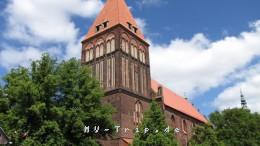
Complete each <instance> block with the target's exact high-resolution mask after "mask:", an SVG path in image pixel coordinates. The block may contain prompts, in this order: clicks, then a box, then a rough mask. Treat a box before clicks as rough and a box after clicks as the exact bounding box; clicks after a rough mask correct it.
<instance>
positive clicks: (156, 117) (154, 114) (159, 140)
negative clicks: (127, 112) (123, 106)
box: [133, 101, 178, 146]
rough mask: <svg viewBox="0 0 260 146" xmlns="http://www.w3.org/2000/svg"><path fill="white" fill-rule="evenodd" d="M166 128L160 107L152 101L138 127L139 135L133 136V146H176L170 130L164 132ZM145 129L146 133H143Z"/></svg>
mask: <svg viewBox="0 0 260 146" xmlns="http://www.w3.org/2000/svg"><path fill="white" fill-rule="evenodd" d="M167 127H168V126H167V124H166V121H165V116H164V114H163V112H162V110H161V108H160V106H159V105H158V103H157V102H155V101H152V103H151V105H150V109H149V110H148V111H147V112H146V113H145V116H144V119H143V121H142V123H141V124H140V126H139V127H138V129H139V133H137V134H136V135H135V138H134V141H133V146H177V145H178V144H177V141H176V139H175V137H174V134H173V130H170V132H169V133H168V132H165V131H164V130H165V129H166V128H167ZM145 128H148V129H149V131H148V132H147V133H145ZM157 130H158V132H157Z"/></svg>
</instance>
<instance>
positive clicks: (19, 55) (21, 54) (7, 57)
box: [0, 47, 42, 69]
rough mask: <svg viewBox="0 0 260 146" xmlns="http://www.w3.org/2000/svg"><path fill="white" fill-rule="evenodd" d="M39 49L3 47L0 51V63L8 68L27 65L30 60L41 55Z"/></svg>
mask: <svg viewBox="0 0 260 146" xmlns="http://www.w3.org/2000/svg"><path fill="white" fill-rule="evenodd" d="M41 53H42V52H41V51H39V49H37V48H33V47H29V48H22V49H21V50H16V49H12V48H9V49H5V50H2V51H1V52H0V65H1V66H3V67H5V68H7V69H10V68H11V67H14V66H17V65H20V66H29V64H30V61H31V60H36V59H39V58H40V57H41Z"/></svg>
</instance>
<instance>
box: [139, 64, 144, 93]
mask: <svg viewBox="0 0 260 146" xmlns="http://www.w3.org/2000/svg"><path fill="white" fill-rule="evenodd" d="M143 74H144V69H143V68H140V75H141V78H140V82H141V85H140V89H141V93H142V94H144V78H143Z"/></svg>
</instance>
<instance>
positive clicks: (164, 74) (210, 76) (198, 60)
mask: <svg viewBox="0 0 260 146" xmlns="http://www.w3.org/2000/svg"><path fill="white" fill-rule="evenodd" d="M258 23H259V21H258V22H256V23H254V25H253V26H254V27H253V30H252V31H251V32H242V33H241V34H240V35H239V36H230V37H225V38H224V39H222V40H217V41H210V40H208V39H207V38H206V37H205V36H204V35H203V34H196V35H194V37H193V38H192V39H191V40H183V39H175V40H172V41H171V43H170V44H168V45H154V44H152V45H151V49H150V50H151V57H150V58H151V69H152V76H153V77H154V78H156V79H158V80H159V81H161V82H163V83H165V84H167V85H168V86H169V87H171V88H172V89H173V90H175V91H176V92H178V93H179V94H183V93H184V92H186V93H188V95H189V96H193V95H194V93H196V94H199V93H204V92H205V91H208V90H210V89H212V88H214V87H218V86H220V85H223V84H225V83H227V82H230V81H231V80H232V79H234V78H233V77H232V75H233V73H235V72H236V71H237V70H243V69H244V68H245V66H246V65H247V64H248V63H250V61H252V59H254V58H255V57H256V56H258V55H260V41H259V40H260V29H259V28H260V25H259V24H258Z"/></svg>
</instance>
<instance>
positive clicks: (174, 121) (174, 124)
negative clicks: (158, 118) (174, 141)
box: [171, 115, 176, 128]
mask: <svg viewBox="0 0 260 146" xmlns="http://www.w3.org/2000/svg"><path fill="white" fill-rule="evenodd" d="M171 120H172V127H173V128H176V119H175V116H174V115H172V117H171Z"/></svg>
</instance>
